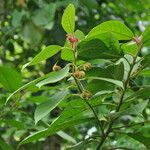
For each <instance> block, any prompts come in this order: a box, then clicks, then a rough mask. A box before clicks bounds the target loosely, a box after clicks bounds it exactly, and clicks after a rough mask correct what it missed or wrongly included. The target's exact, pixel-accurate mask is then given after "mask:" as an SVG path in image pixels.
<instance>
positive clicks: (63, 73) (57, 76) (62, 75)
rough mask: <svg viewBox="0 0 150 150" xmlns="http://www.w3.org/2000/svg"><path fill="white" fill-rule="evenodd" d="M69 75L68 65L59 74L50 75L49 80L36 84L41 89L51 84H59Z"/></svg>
mask: <svg viewBox="0 0 150 150" xmlns="http://www.w3.org/2000/svg"><path fill="white" fill-rule="evenodd" d="M68 75H69V66H68V65H67V66H66V67H64V68H63V69H61V70H59V71H57V72H51V73H50V74H49V77H48V78H47V79H44V80H43V81H40V82H39V83H37V84H36V86H38V87H41V86H43V85H46V84H49V83H55V82H58V81H60V80H62V79H64V78H65V77H67V76H68Z"/></svg>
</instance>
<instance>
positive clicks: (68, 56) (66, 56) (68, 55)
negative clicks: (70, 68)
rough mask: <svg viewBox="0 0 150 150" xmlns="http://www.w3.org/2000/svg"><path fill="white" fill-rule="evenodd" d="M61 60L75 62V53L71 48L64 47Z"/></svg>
mask: <svg viewBox="0 0 150 150" xmlns="http://www.w3.org/2000/svg"><path fill="white" fill-rule="evenodd" d="M61 58H62V59H63V60H66V61H73V60H74V52H73V50H72V49H71V48H67V47H64V48H62V51H61Z"/></svg>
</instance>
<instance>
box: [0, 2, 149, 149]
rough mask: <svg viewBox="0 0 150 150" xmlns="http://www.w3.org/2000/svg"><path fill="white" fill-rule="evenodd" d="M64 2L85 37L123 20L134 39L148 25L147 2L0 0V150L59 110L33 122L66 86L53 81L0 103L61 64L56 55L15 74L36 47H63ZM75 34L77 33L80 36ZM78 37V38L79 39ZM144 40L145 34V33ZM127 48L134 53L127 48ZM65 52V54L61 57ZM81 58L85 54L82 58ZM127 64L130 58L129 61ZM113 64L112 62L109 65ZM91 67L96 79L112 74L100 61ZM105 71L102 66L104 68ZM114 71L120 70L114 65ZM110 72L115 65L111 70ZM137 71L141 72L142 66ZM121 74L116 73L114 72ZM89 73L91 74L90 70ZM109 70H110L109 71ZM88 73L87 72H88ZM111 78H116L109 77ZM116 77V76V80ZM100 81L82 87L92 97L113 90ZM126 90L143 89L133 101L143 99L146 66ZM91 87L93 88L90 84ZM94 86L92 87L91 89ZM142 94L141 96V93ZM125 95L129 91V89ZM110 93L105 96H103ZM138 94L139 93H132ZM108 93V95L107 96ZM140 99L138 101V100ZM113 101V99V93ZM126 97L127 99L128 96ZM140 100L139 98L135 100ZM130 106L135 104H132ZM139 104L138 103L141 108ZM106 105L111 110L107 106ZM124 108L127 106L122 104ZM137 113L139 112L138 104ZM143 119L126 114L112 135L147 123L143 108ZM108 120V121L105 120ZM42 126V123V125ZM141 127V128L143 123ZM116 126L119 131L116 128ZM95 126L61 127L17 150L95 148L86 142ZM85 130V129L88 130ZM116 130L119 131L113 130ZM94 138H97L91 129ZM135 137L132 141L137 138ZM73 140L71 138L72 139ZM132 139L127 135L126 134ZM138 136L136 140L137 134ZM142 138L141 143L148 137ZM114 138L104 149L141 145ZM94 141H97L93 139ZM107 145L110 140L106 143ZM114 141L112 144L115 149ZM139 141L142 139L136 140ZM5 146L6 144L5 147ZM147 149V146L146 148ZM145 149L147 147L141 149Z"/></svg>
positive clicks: (103, 108)
mask: <svg viewBox="0 0 150 150" xmlns="http://www.w3.org/2000/svg"><path fill="white" fill-rule="evenodd" d="M69 3H73V4H74V6H75V7H76V18H75V20H76V29H80V30H81V31H83V33H85V35H86V34H87V33H88V32H89V31H90V30H91V29H92V28H93V27H95V26H96V25H98V24H100V23H102V22H104V21H107V20H112V19H114V20H119V21H122V22H124V23H125V24H126V25H127V26H128V27H129V28H130V29H131V30H132V31H133V32H134V33H135V35H140V34H141V32H143V31H144V29H145V27H146V26H147V25H148V24H149V16H150V15H149V7H150V1H149V0H144V1H143V0H139V1H138V2H137V1H132V0H126V1H124V0H115V1H114V0H108V1H107V0H100V1H99V0H97V1H96V0H80V1H78V0H72V1H70V0H62V1H59V0H57V1H55V0H53V1H50V0H38V1H37V0H18V1H17V0H7V1H1V2H0V39H1V41H0V56H1V59H0V64H1V65H0V91H1V94H0V110H1V111H0V130H1V132H0V136H1V139H0V147H1V148H2V149H5V150H6V149H13V148H16V147H17V145H18V143H19V142H20V141H21V140H22V139H24V138H25V137H27V135H29V134H30V133H32V132H33V131H40V130H43V129H45V128H47V127H48V124H50V123H51V122H52V121H53V120H54V119H55V118H56V117H57V116H59V115H60V113H61V112H62V111H63V108H64V107H65V105H66V103H65V102H64V104H63V103H61V105H60V106H58V107H56V108H55V109H53V110H52V111H51V112H50V114H48V115H47V116H46V117H45V118H44V119H42V121H40V122H39V123H38V124H37V125H35V122H34V119H33V118H34V112H35V109H36V108H37V106H38V105H40V104H42V103H43V102H45V101H49V100H50V97H51V96H52V95H54V93H56V91H57V90H58V89H64V88H66V87H67V86H68V85H67V84H65V85H64V83H62V84H60V83H53V84H50V85H49V86H43V87H42V88H40V89H39V88H38V87H36V86H35V85H32V84H31V86H29V87H27V88H26V89H24V90H22V91H21V92H20V93H17V94H15V96H14V97H13V99H12V100H11V101H9V103H7V105H5V102H6V99H7V97H8V96H9V95H10V94H11V93H12V92H14V91H15V90H17V89H18V88H19V87H21V86H22V85H24V84H25V83H28V82H30V81H32V80H34V79H36V78H38V77H39V76H42V75H44V74H46V73H49V72H50V71H51V70H52V67H53V66H54V64H55V63H57V64H58V65H60V66H61V67H62V68H63V67H64V66H65V64H66V63H67V61H63V60H62V59H61V58H60V53H58V54H56V55H55V56H53V57H52V58H51V59H48V60H46V61H45V62H43V63H42V64H38V65H35V66H29V67H27V68H25V69H24V70H23V72H21V71H20V70H21V68H22V66H23V65H24V64H26V63H27V62H29V61H30V60H32V58H33V57H34V56H35V55H36V54H38V53H39V52H40V51H41V49H44V48H46V46H48V45H53V44H55V45H61V46H63V45H64V41H65V39H66V33H65V32H64V30H63V29H62V26H61V18H62V14H63V11H64V8H65V7H66V6H68V4H69ZM80 34H81V33H79V35H80ZM82 36H84V35H82ZM146 36H148V35H146ZM119 42H121V44H122V43H125V42H126V41H124V40H122V39H121V40H120V41H119ZM123 46H124V47H123V49H124V51H126V52H128V51H130V49H129V47H127V46H126V45H123ZM131 50H135V49H134V48H133V47H132V48H131ZM148 53H149V44H146V45H144V47H143V48H142V51H141V52H140V53H139V56H141V57H142V56H146V59H144V61H143V62H142V66H143V64H144V66H145V64H146V66H147V67H149V63H148V62H149V55H148ZM67 54H68V53H67ZM83 57H85V56H83ZM131 61H132V60H131ZM112 62H113V63H115V61H114V60H113V61H112ZM90 63H91V64H92V66H93V65H94V66H95V65H97V64H98V65H99V67H101V69H102V72H100V74H99V76H102V75H103V74H105V75H106V76H104V77H108V76H107V74H109V73H110V70H111V72H113V71H114V70H113V67H109V65H110V62H109V61H107V60H103V59H100V60H98V61H93V62H92V61H91V62H90ZM107 67H108V68H107ZM117 67H118V70H120V66H117ZM121 68H122V67H121ZM115 69H116V67H115ZM142 69H143V68H142ZM120 71H121V70H120ZM94 72H95V70H94ZM114 72H115V71H114ZM87 74H89V76H91V75H90V74H92V71H91V72H90V71H89V73H87ZM114 76H115V78H117V77H118V76H117V74H115V75H114ZM117 79H118V78H117ZM98 84H102V81H101V82H99V83H98V82H94V83H91V84H89V87H88V89H90V91H91V92H92V93H94V94H95V93H96V92H97V90H98V89H99V90H100V88H102V90H108V89H109V90H111V89H112V88H113V87H112V85H111V84H108V83H106V84H105V82H103V86H99V85H98ZM129 84H130V87H131V89H132V90H133V91H135V92H136V91H138V90H139V89H141V87H147V89H146V90H145V91H139V92H137V93H136V95H137V97H136V98H137V99H140V98H141V99H148V98H149V68H147V69H146V70H143V71H142V72H140V76H138V78H136V79H135V78H132V80H130V81H129ZM93 85H94V86H93ZM97 88H98V89H97ZM71 92H72V93H74V94H76V93H77V89H76V88H72V90H71ZM143 92H144V94H143V95H142V97H141V93H143ZM129 93H130V91H129ZM107 94H108V93H107ZM109 94H110V93H109ZM138 94H139V95H138ZM110 95H111V94H110ZM143 96H144V98H143ZM113 97H115V98H116V99H117V97H118V95H115V94H114V95H113ZM111 98H112V97H111V96H110V97H109V96H108V97H107V98H106V100H107V101H108V102H110V101H111V100H112V99H111ZM131 98H132V97H131ZM139 101H140V100H139ZM134 103H135V104H136V102H134ZM143 105H144V104H143ZM110 107H112V110H113V106H110ZM110 107H109V109H108V108H107V107H106V105H101V106H100V107H98V108H97V109H96V111H97V112H99V114H100V116H99V117H100V118H101V119H102V120H103V119H104V120H105V119H106V118H107V117H108V116H107V117H106V114H107V113H108V110H110ZM124 107H125V108H126V107H129V106H128V104H127V106H124ZM137 109H140V108H139V106H138V108H137ZM143 115H144V120H142V119H143V118H142V119H141V117H140V115H139V116H136V117H133V116H132V115H125V116H123V117H121V118H120V122H117V126H116V127H115V128H116V132H117V133H119V132H124V130H123V131H122V130H121V128H123V126H129V127H130V126H131V127H132V128H129V130H132V131H134V130H135V131H136V130H138V129H139V127H140V128H141V124H140V123H139V126H132V123H135V122H145V121H146V122H147V121H148V115H149V105H148V106H147V107H146V109H145V110H144V112H143ZM107 119H109V118H107ZM47 123H48V124H47ZM143 125H144V124H143ZM120 127H121V128H120ZM96 128H97V125H95V123H93V122H92V121H89V122H87V123H85V124H81V125H78V126H72V127H70V128H69V129H68V128H67V129H66V130H64V132H58V133H57V135H56V136H49V137H48V138H46V137H45V138H44V139H43V140H39V141H37V142H36V143H35V142H32V143H29V144H27V145H23V146H21V147H20V149H31V150H32V149H34V147H35V145H36V147H38V148H39V149H49V148H51V149H60V147H62V148H66V147H68V145H73V144H75V143H76V142H77V141H81V140H82V141H83V142H81V143H79V144H78V146H81V147H80V148H79V147H78V148H77V149H82V147H84V145H85V146H86V147H88V148H91V149H95V144H93V143H92V142H91V141H92V140H93V139H90V138H89V141H90V142H91V143H90V142H89V141H88V140H84V139H85V137H86V138H87V139H88V137H89V136H90V132H91V130H92V131H94V130H96ZM90 129H91V130H90ZM118 129H119V131H118ZM141 129H142V132H143V134H144V135H143V136H146V137H147V138H148V137H149V125H148V124H146V125H144V126H143V127H142V128H141ZM94 136H97V132H96V131H95V134H94ZM138 136H139V135H138V134H137V135H136V137H133V138H135V139H136V138H138ZM72 137H73V138H72ZM131 137H132V135H131ZM140 137H141V136H140ZM146 137H145V138H144V141H146V140H148V141H149V139H146ZM115 138H116V135H114V134H112V135H111V138H110V141H107V142H106V146H108V147H111V148H109V149H113V146H118V147H120V146H123V147H128V148H130V149H144V148H145V147H144V146H143V145H141V144H140V143H139V142H137V141H135V140H133V139H131V138H129V137H128V138H127V136H126V135H124V134H120V135H119V138H117V139H118V140H117V141H116V139H115ZM94 140H97V139H94ZM87 141H88V143H89V144H87ZM112 141H113V142H112ZM116 142H117V144H118V145H116ZM140 142H142V140H141V141H140ZM6 143H8V144H6ZM146 146H147V145H146ZM147 147H149V145H148V146H147Z"/></svg>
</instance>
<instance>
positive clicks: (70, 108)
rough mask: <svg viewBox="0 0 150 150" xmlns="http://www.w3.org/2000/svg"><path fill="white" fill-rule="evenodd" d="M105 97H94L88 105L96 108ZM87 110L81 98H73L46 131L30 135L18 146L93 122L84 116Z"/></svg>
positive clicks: (87, 115) (87, 116)
mask: <svg viewBox="0 0 150 150" xmlns="http://www.w3.org/2000/svg"><path fill="white" fill-rule="evenodd" d="M105 96H106V95H103V96H102V95H100V96H94V97H93V98H92V99H91V100H89V103H90V104H91V106H93V107H96V106H98V105H100V104H101V103H102V101H103V99H104V98H105ZM87 110H88V111H90V109H89V107H88V106H87V104H86V103H85V102H84V101H83V100H82V99H81V98H74V99H73V100H72V101H70V102H69V103H68V104H67V107H66V109H65V110H64V111H63V112H62V113H61V115H60V116H59V117H58V118H57V119H56V120H54V121H53V122H52V123H51V125H50V126H49V128H48V129H45V130H42V131H39V132H36V133H33V134H31V135H30V136H28V137H27V138H25V139H24V140H23V141H21V143H20V144H26V143H30V142H32V141H36V140H38V139H41V138H43V137H47V136H49V135H52V134H55V133H56V132H58V131H60V130H64V129H66V128H68V127H72V126H75V125H77V124H81V123H84V122H87V121H89V120H90V121H92V120H93V121H94V120H95V119H94V118H93V117H90V116H89V114H86V115H85V111H87Z"/></svg>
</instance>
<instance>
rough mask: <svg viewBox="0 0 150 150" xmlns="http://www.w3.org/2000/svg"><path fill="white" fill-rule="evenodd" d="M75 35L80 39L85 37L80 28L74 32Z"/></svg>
mask: <svg viewBox="0 0 150 150" xmlns="http://www.w3.org/2000/svg"><path fill="white" fill-rule="evenodd" d="M74 35H75V37H76V38H78V39H80V40H83V39H84V38H85V35H84V33H83V32H82V31H80V30H76V31H75V33H74Z"/></svg>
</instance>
